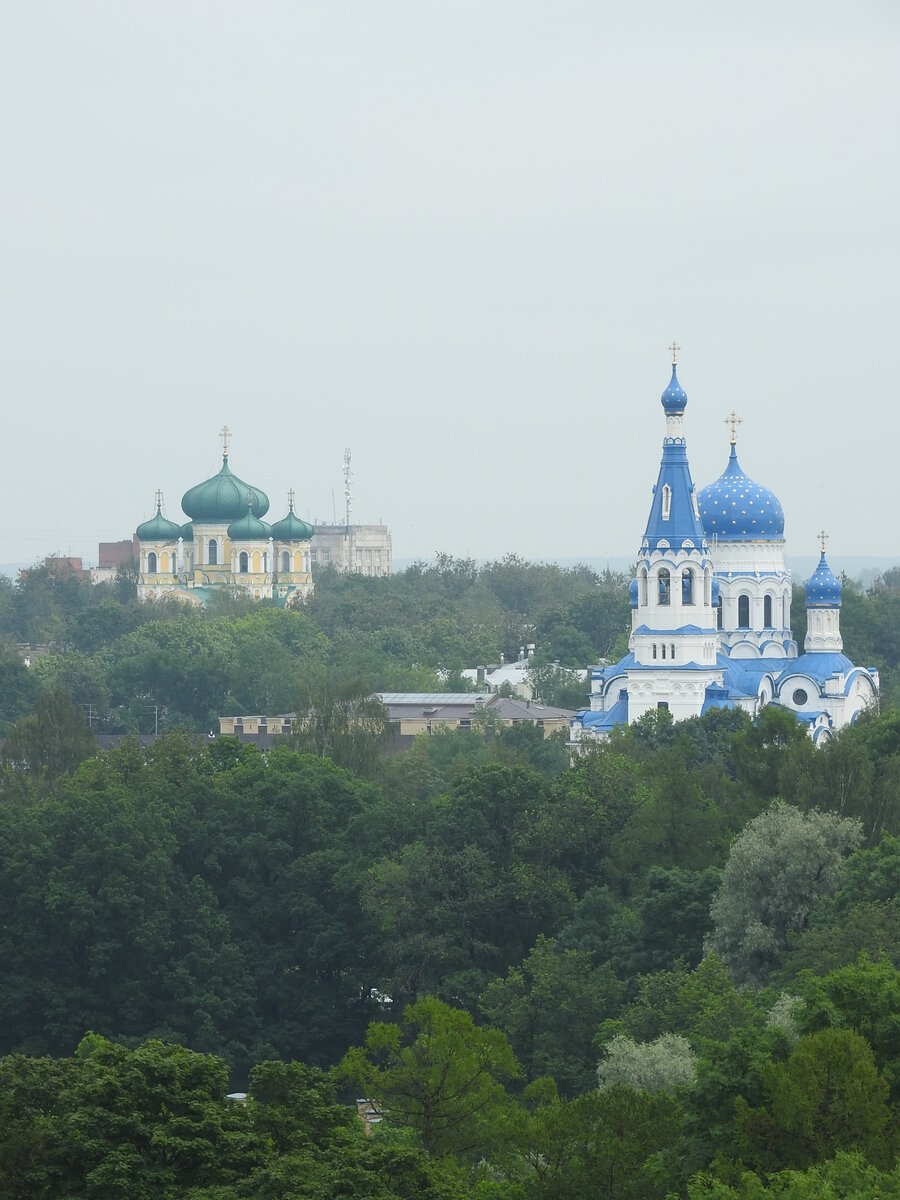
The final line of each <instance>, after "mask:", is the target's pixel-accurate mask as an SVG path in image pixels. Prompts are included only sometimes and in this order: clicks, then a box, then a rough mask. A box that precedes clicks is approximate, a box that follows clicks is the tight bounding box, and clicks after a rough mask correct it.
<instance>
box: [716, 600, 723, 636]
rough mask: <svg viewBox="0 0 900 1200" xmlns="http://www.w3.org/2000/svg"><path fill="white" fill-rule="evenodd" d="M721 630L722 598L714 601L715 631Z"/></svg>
mask: <svg viewBox="0 0 900 1200" xmlns="http://www.w3.org/2000/svg"><path fill="white" fill-rule="evenodd" d="M721 628H722V597H721V596H720V597H719V598H718V600H717V601H716V629H721Z"/></svg>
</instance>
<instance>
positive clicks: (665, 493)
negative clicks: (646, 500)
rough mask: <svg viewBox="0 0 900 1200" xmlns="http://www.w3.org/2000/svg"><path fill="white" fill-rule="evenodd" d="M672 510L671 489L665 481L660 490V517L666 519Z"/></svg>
mask: <svg viewBox="0 0 900 1200" xmlns="http://www.w3.org/2000/svg"><path fill="white" fill-rule="evenodd" d="M671 512H672V489H671V488H670V487H669V485H668V484H667V483H664V484H663V490H662V519H663V520H664V521H668V519H669V516H670V515H671Z"/></svg>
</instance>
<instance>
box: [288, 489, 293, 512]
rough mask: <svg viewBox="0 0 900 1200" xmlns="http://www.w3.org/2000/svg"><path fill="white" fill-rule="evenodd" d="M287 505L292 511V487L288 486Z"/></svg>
mask: <svg viewBox="0 0 900 1200" xmlns="http://www.w3.org/2000/svg"><path fill="white" fill-rule="evenodd" d="M288 507H289V508H290V509H291V511H293V508H294V489H293V488H290V489H289V491H288Z"/></svg>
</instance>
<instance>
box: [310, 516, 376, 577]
mask: <svg viewBox="0 0 900 1200" xmlns="http://www.w3.org/2000/svg"><path fill="white" fill-rule="evenodd" d="M311 547H312V549H311V558H312V562H313V566H319V567H324V566H329V565H331V566H333V567H334V568H335V569H336V570H338V571H341V572H344V573H349V574H353V575H390V574H391V572H392V569H393V568H392V547H391V533H390V530H389V529H388V527H387V526H386V525H316V527H315V532H314V534H313V537H312V542H311Z"/></svg>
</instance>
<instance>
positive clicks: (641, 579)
mask: <svg viewBox="0 0 900 1200" xmlns="http://www.w3.org/2000/svg"><path fill="white" fill-rule="evenodd" d="M638 583H639V584H640V588H641V608H646V607H647V568H646V567H641V569H640V572H639V574H638Z"/></svg>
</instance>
